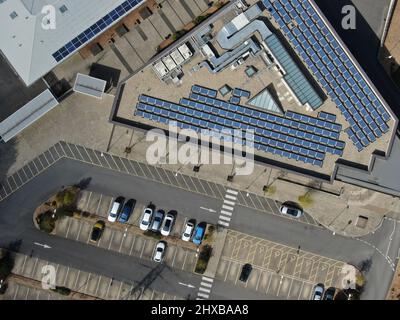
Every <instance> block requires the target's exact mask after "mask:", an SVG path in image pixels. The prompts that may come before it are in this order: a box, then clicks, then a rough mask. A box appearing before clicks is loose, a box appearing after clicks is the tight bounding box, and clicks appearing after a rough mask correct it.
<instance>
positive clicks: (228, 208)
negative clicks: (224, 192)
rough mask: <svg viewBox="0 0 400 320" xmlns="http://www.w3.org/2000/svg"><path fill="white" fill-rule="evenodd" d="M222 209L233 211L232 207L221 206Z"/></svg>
mask: <svg viewBox="0 0 400 320" xmlns="http://www.w3.org/2000/svg"><path fill="white" fill-rule="evenodd" d="M222 208H224V209H226V210H231V211H233V207H230V206H227V205H225V204H224V205H223V206H222Z"/></svg>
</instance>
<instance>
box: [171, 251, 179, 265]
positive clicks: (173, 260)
mask: <svg viewBox="0 0 400 320" xmlns="http://www.w3.org/2000/svg"><path fill="white" fill-rule="evenodd" d="M178 250H179V249H178V247H175V253H174V258H173V259H172V264H171V267H172V268H173V267H174V264H175V258H176V254H177V252H178Z"/></svg>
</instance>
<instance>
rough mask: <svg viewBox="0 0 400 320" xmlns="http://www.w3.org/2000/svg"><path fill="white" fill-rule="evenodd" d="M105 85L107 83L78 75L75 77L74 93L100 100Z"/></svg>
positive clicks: (84, 75)
mask: <svg viewBox="0 0 400 320" xmlns="http://www.w3.org/2000/svg"><path fill="white" fill-rule="evenodd" d="M106 84H107V81H104V80H101V79H97V78H94V77H91V76H88V75H86V74H82V73H78V74H77V75H76V80H75V85H74V91H75V92H79V93H83V94H86V95H89V96H92V97H95V98H99V99H101V97H102V96H103V93H104V89H105V88H106Z"/></svg>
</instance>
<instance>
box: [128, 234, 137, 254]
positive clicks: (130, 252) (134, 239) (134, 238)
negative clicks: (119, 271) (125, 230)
mask: <svg viewBox="0 0 400 320" xmlns="http://www.w3.org/2000/svg"><path fill="white" fill-rule="evenodd" d="M135 241H136V236H135V235H134V236H133V241H132V244H131V249H130V250H129V255H132V250H133V245H134V244H135Z"/></svg>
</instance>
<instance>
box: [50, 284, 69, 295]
mask: <svg viewBox="0 0 400 320" xmlns="http://www.w3.org/2000/svg"><path fill="white" fill-rule="evenodd" d="M51 290H52V291H54V292H56V293H58V294H61V295H63V296H69V295H70V294H71V289H70V288H66V287H58V286H57V287H56V288H55V289H51Z"/></svg>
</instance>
